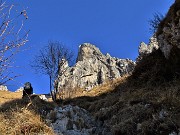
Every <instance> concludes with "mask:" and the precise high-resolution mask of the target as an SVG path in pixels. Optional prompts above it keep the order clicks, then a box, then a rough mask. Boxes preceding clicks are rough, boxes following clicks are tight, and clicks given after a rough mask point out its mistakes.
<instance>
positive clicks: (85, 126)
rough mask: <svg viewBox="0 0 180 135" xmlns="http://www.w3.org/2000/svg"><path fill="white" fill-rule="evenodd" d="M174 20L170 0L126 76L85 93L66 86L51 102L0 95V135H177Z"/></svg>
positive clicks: (178, 4) (178, 6) (178, 10)
mask: <svg viewBox="0 0 180 135" xmlns="http://www.w3.org/2000/svg"><path fill="white" fill-rule="evenodd" d="M179 18H180V0H176V1H175V3H174V4H173V5H172V6H171V7H170V10H169V12H168V13H167V16H166V17H165V18H164V19H163V20H162V22H161V23H160V24H159V28H158V30H157V33H155V36H154V37H153V38H151V39H153V41H155V42H153V43H152V42H151V41H152V40H150V43H149V46H146V45H145V44H141V47H140V48H141V49H142V48H146V49H150V50H148V51H147V50H146V49H145V50H143V51H140V52H141V54H140V56H139V57H138V60H137V63H136V66H135V67H134V70H133V72H132V74H130V75H124V76H123V77H121V78H116V79H113V80H108V81H107V80H106V81H104V83H101V84H99V85H96V86H95V87H93V88H92V89H91V90H86V89H82V88H74V89H72V87H68V91H67V93H64V94H65V95H63V96H64V97H63V100H59V101H57V103H53V102H49V101H44V100H41V99H40V98H39V97H37V96H32V97H31V98H30V99H29V98H26V99H21V93H13V92H8V91H7V92H4V91H0V104H1V106H0V119H1V121H0V134H48V135H53V134H59V135H62V134H65V135H72V134H74V135H90V134H94V135H179V134H180V42H179V41H180V36H179V35H180V19H179ZM154 43H155V44H156V45H155V46H151V45H152V44H154ZM157 46H158V47H157ZM147 52H148V53H147ZM103 57H105V56H103ZM113 59H115V58H113ZM105 60H106V57H105ZM95 61H97V60H95ZM114 61H115V60H114ZM103 66H104V65H103ZM116 66H117V65H116ZM111 67H112V65H111ZM118 68H119V67H118ZM93 70H94V69H93ZM70 72H71V68H69V70H68V73H67V74H68V75H70V78H72V77H73V76H72V74H70ZM85 73H86V72H85ZM88 78H89V76H88ZM96 79H97V77H96ZM84 82H86V81H84ZM84 82H83V83H84ZM70 83H71V82H70ZM93 83H94V80H93ZM61 94H62V93H60V95H59V97H61V96H62V95H61Z"/></svg>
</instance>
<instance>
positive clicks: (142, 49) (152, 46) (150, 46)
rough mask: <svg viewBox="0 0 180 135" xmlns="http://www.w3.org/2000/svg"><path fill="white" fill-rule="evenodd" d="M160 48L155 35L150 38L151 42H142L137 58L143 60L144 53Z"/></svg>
mask: <svg viewBox="0 0 180 135" xmlns="http://www.w3.org/2000/svg"><path fill="white" fill-rule="evenodd" d="M158 48H159V45H158V42H157V38H156V35H153V36H152V37H151V38H150V41H149V44H145V43H144V42H141V44H140V46H139V56H138V58H137V61H138V60H141V59H142V57H143V56H144V55H147V54H150V53H152V51H154V50H157V49H158Z"/></svg>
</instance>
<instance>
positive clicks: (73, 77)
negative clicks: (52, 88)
mask: <svg viewBox="0 0 180 135" xmlns="http://www.w3.org/2000/svg"><path fill="white" fill-rule="evenodd" d="M134 66H135V62H133V61H132V60H130V59H118V58H114V57H111V56H110V55H109V54H106V55H103V54H102V53H101V51H100V50H99V49H98V48H97V47H96V46H94V45H92V44H90V43H84V44H82V45H81V46H80V47H79V53H78V57H77V60H76V64H75V65H74V66H73V67H69V66H68V63H67V61H65V62H64V65H63V68H61V70H60V73H59V76H58V79H57V80H56V81H55V83H56V86H58V90H62V89H69V88H76V87H78V88H84V89H86V90H90V89H92V88H93V87H94V86H97V85H99V84H102V83H104V82H105V81H107V80H110V79H115V78H119V77H122V76H124V75H126V74H130V73H131V72H132V71H133V69H134Z"/></svg>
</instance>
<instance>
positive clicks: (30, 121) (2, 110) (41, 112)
mask: <svg viewBox="0 0 180 135" xmlns="http://www.w3.org/2000/svg"><path fill="white" fill-rule="evenodd" d="M21 97H22V93H21V92H18V93H14V92H9V91H0V104H1V106H0V134H2V135H7V134H10V135H12V134H18V135H20V134H47V135H53V134H54V132H53V131H52V129H51V128H49V127H48V126H47V125H46V123H45V121H44V116H45V114H47V113H48V112H49V111H50V110H52V109H53V108H54V106H55V104H54V103H50V102H45V101H42V100H41V99H39V98H38V97H34V98H32V99H31V100H29V98H27V99H21Z"/></svg>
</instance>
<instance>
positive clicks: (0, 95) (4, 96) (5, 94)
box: [0, 91, 22, 104]
mask: <svg viewBox="0 0 180 135" xmlns="http://www.w3.org/2000/svg"><path fill="white" fill-rule="evenodd" d="M20 98H22V92H10V91H0V104H2V103H5V102H7V101H10V100H13V99H20Z"/></svg>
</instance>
